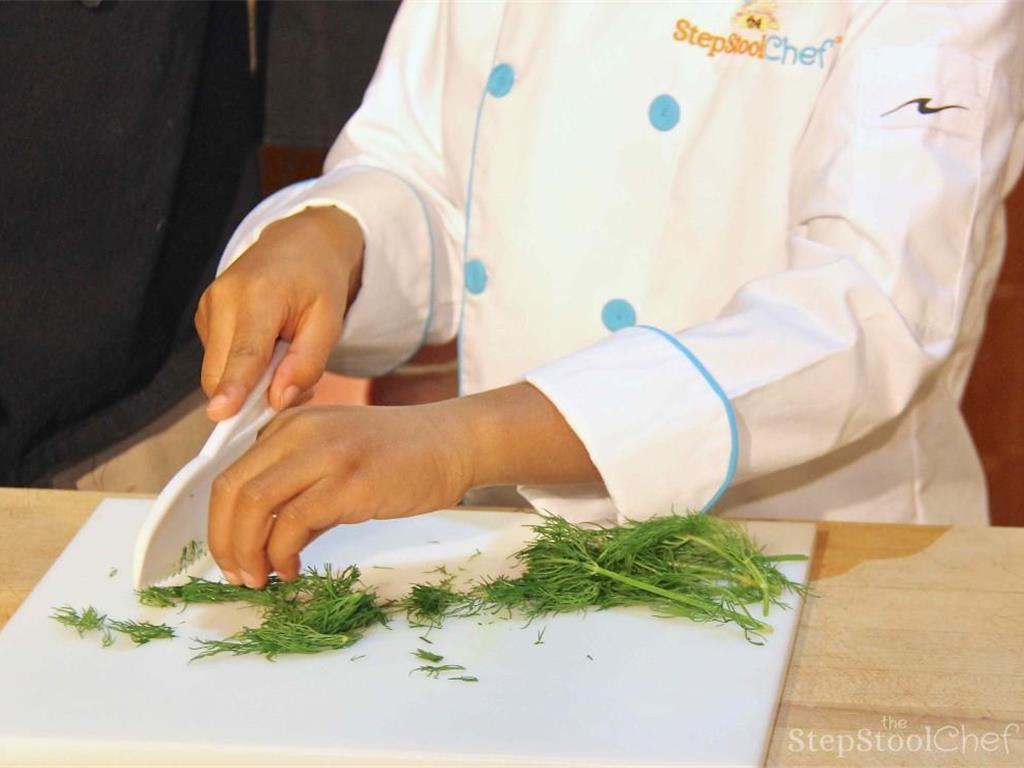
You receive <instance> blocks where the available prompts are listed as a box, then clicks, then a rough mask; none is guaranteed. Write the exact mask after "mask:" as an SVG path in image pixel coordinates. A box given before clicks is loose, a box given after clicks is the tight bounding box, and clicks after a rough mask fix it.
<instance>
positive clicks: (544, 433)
mask: <svg viewBox="0 0 1024 768" xmlns="http://www.w3.org/2000/svg"><path fill="white" fill-rule="evenodd" d="M446 402H447V403H449V404H451V405H450V408H451V421H452V422H453V423H455V424H457V425H458V429H459V430H460V431H461V433H462V437H461V438H460V441H459V442H460V445H462V446H464V448H463V450H464V451H465V452H466V456H465V458H464V459H463V461H464V462H465V465H466V466H467V467H468V470H467V474H468V477H469V483H470V485H469V487H470V488H474V487H483V486H489V485H534V484H536V485H547V484H562V483H586V482H599V481H600V479H601V477H600V474H599V473H598V471H597V469H596V468H595V467H594V465H593V463H592V462H591V461H590V455H589V454H588V452H587V450H586V448H585V447H584V445H583V443H582V442H581V441H580V439H579V438H578V437H577V436H576V433H575V432H573V431H572V429H571V428H570V427H569V425H568V424H567V423H566V421H565V419H564V418H563V417H562V415H561V414H560V413H559V412H558V409H557V408H556V407H555V406H554V404H553V403H552V402H551V401H550V400H548V399H547V397H545V396H544V394H543V393H541V391H540V390H538V389H537V388H536V387H534V386H533V385H531V384H528V383H526V382H521V383H518V384H512V385H510V386H507V387H501V388H499V389H494V390H489V391H487V392H481V393H479V394H476V395H469V396H466V397H460V398H457V399H455V400H449V401H446Z"/></svg>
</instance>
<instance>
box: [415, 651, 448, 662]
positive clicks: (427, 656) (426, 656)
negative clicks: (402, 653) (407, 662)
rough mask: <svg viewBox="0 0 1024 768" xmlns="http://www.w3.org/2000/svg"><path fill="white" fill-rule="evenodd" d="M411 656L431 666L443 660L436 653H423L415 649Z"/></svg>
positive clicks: (442, 657)
mask: <svg viewBox="0 0 1024 768" xmlns="http://www.w3.org/2000/svg"><path fill="white" fill-rule="evenodd" d="M413 656H415V657H416V658H417V659H421V660H423V661H429V662H430V663H432V664H436V663H437V662H439V661H441V660H442V659H444V656H441V655H440V654H437V653H431V652H430V651H425V650H423V649H422V648H417V649H416V652H415V653H413Z"/></svg>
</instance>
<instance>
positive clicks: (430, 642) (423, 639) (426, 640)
mask: <svg viewBox="0 0 1024 768" xmlns="http://www.w3.org/2000/svg"><path fill="white" fill-rule="evenodd" d="M420 640H422V641H423V642H424V643H426V644H427V645H433V644H434V641H433V640H431V639H430V638H429V637H427V636H426V635H420Z"/></svg>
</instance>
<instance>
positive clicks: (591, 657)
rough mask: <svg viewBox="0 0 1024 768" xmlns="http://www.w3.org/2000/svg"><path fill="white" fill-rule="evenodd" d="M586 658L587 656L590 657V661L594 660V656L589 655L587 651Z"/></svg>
mask: <svg viewBox="0 0 1024 768" xmlns="http://www.w3.org/2000/svg"><path fill="white" fill-rule="evenodd" d="M587 658H588V659H590V660H591V661H593V660H594V657H593V656H591V655H590V654H589V653H588V654H587Z"/></svg>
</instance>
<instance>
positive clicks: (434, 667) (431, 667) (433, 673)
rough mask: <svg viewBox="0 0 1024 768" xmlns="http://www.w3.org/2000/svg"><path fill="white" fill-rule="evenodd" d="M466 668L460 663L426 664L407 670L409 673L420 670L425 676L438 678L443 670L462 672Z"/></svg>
mask: <svg viewBox="0 0 1024 768" xmlns="http://www.w3.org/2000/svg"><path fill="white" fill-rule="evenodd" d="M465 670H466V668H465V667H464V666H462V665H461V664H427V665H424V666H422V667H416V669H413V670H411V671H410V672H409V674H410V675H411V674H412V673H413V672H422V673H424V674H425V675H426V676H427V677H430V678H433V679H435V680H436V679H438V678H439V677H441V675H443V674H444V673H445V672H464V671H465Z"/></svg>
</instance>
